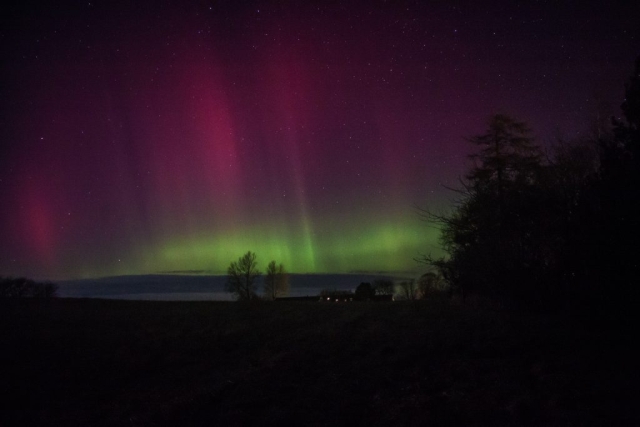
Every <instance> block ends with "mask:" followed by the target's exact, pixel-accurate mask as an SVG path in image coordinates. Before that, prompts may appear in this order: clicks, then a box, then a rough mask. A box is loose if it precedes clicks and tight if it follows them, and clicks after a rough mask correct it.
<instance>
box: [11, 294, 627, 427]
mask: <svg viewBox="0 0 640 427" xmlns="http://www.w3.org/2000/svg"><path fill="white" fill-rule="evenodd" d="M0 320H1V323H0V325H1V326H0V342H2V360H1V363H0V374H1V378H2V381H1V383H0V384H1V385H0V387H1V388H2V389H0V391H1V392H2V395H3V396H4V397H3V398H2V399H3V405H2V406H3V409H2V413H1V417H2V418H1V419H0V425H65V424H67V425H129V426H144V425H148V426H155V425H201V424H202V425H240V424H242V425H254V424H260V425H263V424H286V425H336V424H355V423H357V424H365V425H366V424H373V425H424V424H426V423H429V424H432V425H638V424H640V417H639V416H638V413H637V411H636V410H635V408H634V405H635V401H636V399H637V397H638V387H637V381H638V378H637V373H636V369H635V362H636V361H635V360H634V359H633V358H632V357H631V355H630V354H629V348H630V347H629V343H630V342H631V341H632V340H631V338H627V337H625V336H624V335H622V334H616V336H612V335H610V334H609V333H607V332H606V331H605V330H604V329H601V330H598V329H594V328H588V329H587V328H583V327H580V325H576V324H573V325H572V324H571V323H569V322H567V321H565V320H562V319H560V318H558V317H554V316H549V315H533V314H525V313H522V312H517V311H496V310H489V309H479V308H471V307H469V306H459V305H452V304H448V303H444V304H442V303H441V304H438V303H423V304H420V305H417V306H415V305H412V304H410V303H399V302H394V303H348V304H337V303H328V304H327V303H308V302H276V303H257V304H240V303H224V302H133V301H109V300H66V299H59V300H52V301H37V300H30V301H29V300H23V301H2V302H0Z"/></svg>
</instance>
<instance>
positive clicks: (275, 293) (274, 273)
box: [264, 261, 289, 300]
mask: <svg viewBox="0 0 640 427" xmlns="http://www.w3.org/2000/svg"><path fill="white" fill-rule="evenodd" d="M288 293H289V275H288V274H287V272H286V270H285V268H284V265H283V264H279V265H276V262H275V261H271V262H270V263H269V265H268V266H267V271H266V273H265V277H264V294H265V297H266V298H267V299H270V300H275V299H276V298H277V297H279V296H284V295H286V294H288Z"/></svg>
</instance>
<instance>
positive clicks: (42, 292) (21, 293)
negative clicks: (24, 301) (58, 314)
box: [0, 277, 58, 298]
mask: <svg viewBox="0 0 640 427" xmlns="http://www.w3.org/2000/svg"><path fill="white" fill-rule="evenodd" d="M57 292H58V286H57V285H56V284H55V283H51V282H45V283H39V282H35V281H33V280H31V279H27V278H25V277H19V278H12V277H0V297H1V298H53V297H56V296H57Z"/></svg>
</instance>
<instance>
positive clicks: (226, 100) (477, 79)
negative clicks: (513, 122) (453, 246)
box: [0, 1, 640, 279]
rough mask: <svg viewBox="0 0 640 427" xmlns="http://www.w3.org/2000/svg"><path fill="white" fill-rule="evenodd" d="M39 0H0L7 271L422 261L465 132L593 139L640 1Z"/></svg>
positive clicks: (615, 94) (625, 58) (0, 194)
mask: <svg viewBox="0 0 640 427" xmlns="http://www.w3.org/2000/svg"><path fill="white" fill-rule="evenodd" d="M51 3H52V5H48V6H47V5H44V4H40V3H32V4H28V3H26V2H18V4H17V5H14V6H11V5H9V6H3V9H2V20H3V23H2V28H1V33H0V37H1V38H0V40H1V46H2V63H1V66H0V69H1V83H0V90H1V93H0V95H1V100H2V101H1V106H2V107H1V109H2V115H1V117H0V121H1V130H0V132H1V134H0V135H1V141H0V144H1V145H0V200H1V202H2V208H1V210H0V221H1V222H0V275H14V276H15V275H26V276H29V277H35V278H49V279H66V278H83V277H97V276H105V275H116V274H147V273H157V272H167V271H195V270H205V271H207V272H211V273H223V272H224V271H225V270H226V266H227V265H228V264H229V262H230V261H232V260H235V259H237V258H238V257H239V256H240V255H242V254H243V253H244V252H246V251H247V250H252V251H255V252H256V253H257V255H258V261H259V262H260V264H261V265H260V266H261V267H262V268H263V269H264V267H265V265H266V263H267V262H268V261H269V260H271V259H275V260H277V261H278V262H283V263H284V264H285V266H286V267H287V268H288V269H289V270H290V271H292V272H297V273H304V272H311V273H344V272H352V271H368V272H379V271H383V272H413V273H417V272H419V271H420V269H421V267H420V266H419V265H418V264H416V263H415V262H414V261H413V258H414V257H416V256H418V255H419V253H429V252H432V253H434V254H439V250H438V245H437V237H438V232H437V230H435V229H433V228H429V227H427V226H426V224H424V223H423V222H421V221H420V219H419V218H418V215H417V214H416V210H415V208H414V206H415V205H419V206H421V207H428V208H431V209H434V210H445V211H446V209H447V207H448V206H450V203H451V200H452V199H453V198H454V196H455V195H454V194H452V193H451V192H450V191H448V190H447V189H446V188H445V186H456V184H457V182H458V177H459V176H460V175H462V174H463V173H464V171H465V168H466V167H467V166H468V161H467V159H466V156H467V155H468V154H469V152H470V151H469V150H470V149H471V148H472V147H471V146H470V144H469V143H468V142H466V141H465V137H470V136H473V135H475V134H478V133H481V132H482V131H483V130H484V129H485V127H486V122H487V119H488V117H489V116H490V115H492V114H494V113H498V112H502V113H506V114H510V115H513V116H515V117H517V118H518V119H521V120H524V121H526V122H528V123H529V124H530V126H531V127H532V128H533V129H534V131H535V135H536V137H537V140H538V142H539V143H540V144H542V145H543V146H544V145H548V144H549V142H550V141H551V140H553V139H554V138H556V137H557V136H564V137H575V136H576V135H585V134H588V133H589V129H590V128H591V127H592V124H593V123H594V122H595V121H596V120H597V119H598V117H600V118H601V119H602V118H603V117H607V116H609V115H612V114H614V115H619V114H620V112H619V105H620V103H621V101H622V99H623V94H624V82H625V81H626V79H627V78H628V77H629V76H630V74H631V71H632V66H633V62H634V60H635V57H636V56H637V55H638V54H640V24H639V23H638V22H640V21H639V18H640V7H639V6H638V5H637V4H635V5H634V3H636V2H624V3H628V5H627V6H623V5H622V3H623V2H605V1H601V2H585V1H572V2H555V1H549V2H533V1H532V2H522V3H521V4H518V3H519V2H512V1H505V2H493V3H488V2H477V1H468V2H466V1H437V2H388V3H384V2H369V1H363V2H352V1H345V2H343V3H342V4H341V3H339V2H317V3H315V4H312V2H241V1H224V2H216V1H194V2H188V1H184V2H182V1H174V2H171V1H158V2H150V1H126V2H125V1H108V2H107V1H105V2H102V1H95V2H93V1H91V2H67V1H63V2H60V3H62V4H63V5H60V4H58V2H51ZM183 3H184V4H183ZM325 3H326V4H325ZM558 3H561V4H558Z"/></svg>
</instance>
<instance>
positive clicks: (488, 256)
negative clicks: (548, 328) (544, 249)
mask: <svg viewBox="0 0 640 427" xmlns="http://www.w3.org/2000/svg"><path fill="white" fill-rule="evenodd" d="M469 141H470V142H471V143H472V144H474V145H476V146H478V147H479V151H478V152H477V153H474V154H472V155H471V156H470V158H471V159H472V160H473V162H474V166H473V168H472V169H471V171H470V172H469V173H468V174H467V175H466V177H465V180H464V181H462V188H460V189H458V190H456V192H457V194H458V195H459V200H458V201H457V205H456V208H455V209H454V211H453V212H452V213H451V214H449V215H436V214H434V213H432V212H430V211H427V210H422V215H423V217H424V218H425V219H427V220H428V221H435V222H437V223H439V225H440V227H441V232H442V233H441V243H442V246H443V248H444V250H445V251H446V252H447V254H448V257H447V258H446V259H445V258H443V259H439V260H434V259H431V258H429V257H427V258H426V259H425V260H423V261H426V262H427V263H429V264H431V265H433V266H435V267H436V268H437V269H438V270H439V272H440V274H441V275H442V277H443V278H444V279H445V280H447V281H448V282H449V283H450V284H451V285H452V286H454V288H456V289H458V290H461V291H462V293H463V297H464V295H465V293H466V292H467V291H479V292H483V293H489V294H506V293H511V294H513V293H518V292H520V291H521V290H522V289H524V288H526V287H528V286H529V285H530V284H531V282H532V281H534V280H535V279H536V277H535V275H532V274H531V271H528V272H526V273H525V270H531V269H533V268H534V266H535V265H537V264H539V263H541V261H540V260H539V259H538V258H539V256H540V252H539V251H538V250H537V249H538V248H535V247H534V246H535V245H536V244H537V242H536V241H535V239H533V238H532V236H535V232H536V230H537V229H538V227H539V226H540V223H539V221H538V220H537V219H538V218H541V216H540V215H539V214H540V212H541V210H542V207H543V203H542V199H543V197H542V194H541V193H540V192H539V191H538V190H539V188H538V184H539V182H540V180H541V176H542V169H543V168H542V164H541V161H542V160H541V159H542V156H541V153H540V150H539V148H538V147H537V146H536V145H535V143H534V141H533V138H532V137H531V136H530V130H529V128H528V127H527V126H526V124H524V123H522V122H519V121H517V120H515V119H513V118H511V117H509V116H506V115H501V114H500V115H496V116H493V117H492V118H491V119H490V121H489V124H488V129H487V131H486V132H485V133H483V134H481V135H478V136H475V137H473V138H471V139H470V140H469ZM514 283H518V284H519V287H520V289H518V288H516V287H514V285H513V284H514Z"/></svg>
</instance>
